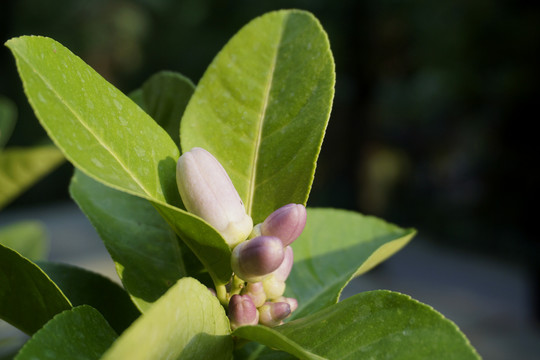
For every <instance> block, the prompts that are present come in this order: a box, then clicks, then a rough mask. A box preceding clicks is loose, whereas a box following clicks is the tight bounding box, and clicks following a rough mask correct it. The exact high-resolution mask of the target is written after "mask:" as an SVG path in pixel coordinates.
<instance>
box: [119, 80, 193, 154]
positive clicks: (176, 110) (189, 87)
mask: <svg viewBox="0 0 540 360" xmlns="http://www.w3.org/2000/svg"><path fill="white" fill-rule="evenodd" d="M194 90H195V85H193V83H192V82H191V80H189V79H188V78H187V77H185V76H183V75H182V74H179V73H175V72H172V71H161V72H159V73H157V74H154V75H152V76H151V77H150V78H149V79H148V80H146V81H145V82H144V84H143V85H142V87H141V88H140V89H137V90H135V91H133V92H132V93H131V94H130V95H129V96H130V98H131V99H132V100H133V101H135V102H136V103H137V105H139V106H140V107H141V108H142V109H143V110H144V111H146V113H147V114H148V115H150V116H151V117H152V118H153V119H154V120H155V121H156V122H157V123H158V124H159V125H160V126H161V127H162V128H164V129H165V131H167V133H168V134H169V136H170V137H171V139H173V141H174V142H175V144H176V145H177V146H178V147H180V146H179V145H180V137H179V129H180V119H182V115H183V114H184V110H185V109H186V105H187V103H188V101H189V99H190V98H191V95H193V91H194Z"/></svg>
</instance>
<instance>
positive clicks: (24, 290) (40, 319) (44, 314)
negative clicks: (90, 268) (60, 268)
mask: <svg viewBox="0 0 540 360" xmlns="http://www.w3.org/2000/svg"><path fill="white" fill-rule="evenodd" d="M67 309H71V304H70V303H69V301H68V299H67V298H66V297H65V296H64V294H62V292H61V291H60V289H58V287H57V286H56V285H55V283H54V282H52V281H51V279H50V278H49V277H48V276H47V275H46V274H45V273H44V272H43V271H42V270H41V269H40V268H39V267H37V266H36V265H35V264H34V263H32V262H31V261H30V260H28V259H26V258H24V257H23V256H21V255H19V254H18V253H17V252H15V251H13V250H11V249H9V248H7V247H5V246H3V245H0V318H2V319H3V320H5V321H6V322H8V323H10V324H11V325H13V326H15V327H16V328H18V329H20V330H22V331H24V332H25V333H27V334H33V333H34V332H36V331H37V330H38V329H39V328H41V327H42V326H43V325H44V324H45V323H46V322H47V321H49V320H50V319H51V318H52V317H53V316H54V315H56V314H58V313H59V312H61V311H64V310H67Z"/></svg>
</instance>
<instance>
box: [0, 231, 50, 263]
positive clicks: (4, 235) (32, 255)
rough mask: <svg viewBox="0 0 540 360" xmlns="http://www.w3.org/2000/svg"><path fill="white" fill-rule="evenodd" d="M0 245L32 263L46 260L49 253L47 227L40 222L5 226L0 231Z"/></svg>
mask: <svg viewBox="0 0 540 360" xmlns="http://www.w3.org/2000/svg"><path fill="white" fill-rule="evenodd" d="M0 244H2V245H4V246H7V247H8V248H10V249H13V250H15V251H16V252H18V253H19V254H21V255H22V256H24V257H25V258H27V259H29V260H31V261H36V260H45V259H46V258H47V254H48V253H49V240H48V239H47V234H46V231H45V227H44V226H43V224H42V223H40V222H38V221H20V222H18V223H15V224H12V225H8V226H4V227H3V228H1V229H0Z"/></svg>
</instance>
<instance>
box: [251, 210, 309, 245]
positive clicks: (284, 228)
mask: <svg viewBox="0 0 540 360" xmlns="http://www.w3.org/2000/svg"><path fill="white" fill-rule="evenodd" d="M306 217H307V213H306V208H305V207H304V205H301V204H288V205H285V206H282V207H280V208H279V209H277V210H276V211H274V212H273V213H271V214H270V215H269V216H268V217H267V218H266V220H264V222H263V223H262V225H261V234H262V235H265V236H276V237H278V238H280V239H281V242H282V243H283V247H285V246H287V245H290V244H291V243H292V242H293V241H294V240H296V238H298V237H299V236H300V234H301V233H302V231H303V230H304V227H305V226H306Z"/></svg>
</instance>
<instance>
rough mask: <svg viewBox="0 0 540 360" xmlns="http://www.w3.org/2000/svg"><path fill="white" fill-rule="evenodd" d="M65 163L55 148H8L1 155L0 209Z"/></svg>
mask: <svg viewBox="0 0 540 360" xmlns="http://www.w3.org/2000/svg"><path fill="white" fill-rule="evenodd" d="M63 161H64V157H63V156H62V153H61V152H60V151H58V149H56V148H55V147H54V146H37V147H33V148H14V147H12V148H8V149H6V150H4V151H3V152H1V153H0V209H2V208H3V207H4V206H6V205H7V204H8V203H10V202H11V201H12V200H13V199H15V198H16V197H17V196H18V195H19V194H21V193H22V192H23V191H25V190H26V189H28V188H29V187H30V186H31V185H33V184H34V183H35V182H36V181H38V180H39V179H41V178H42V177H43V176H45V175H46V174H48V173H49V172H50V171H52V170H53V169H55V168H56V167H57V166H58V165H60V164H61V163H62V162H63Z"/></svg>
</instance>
